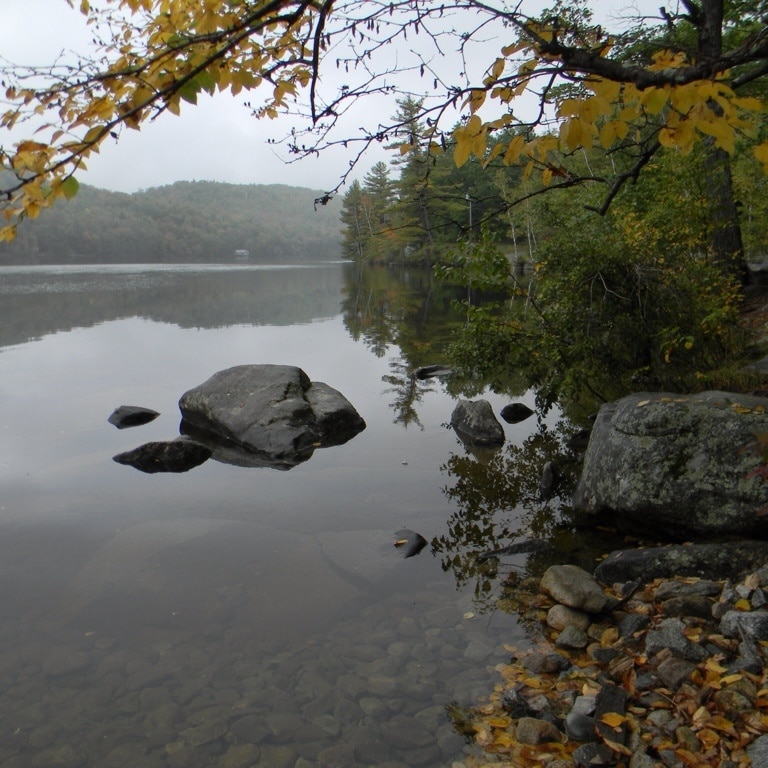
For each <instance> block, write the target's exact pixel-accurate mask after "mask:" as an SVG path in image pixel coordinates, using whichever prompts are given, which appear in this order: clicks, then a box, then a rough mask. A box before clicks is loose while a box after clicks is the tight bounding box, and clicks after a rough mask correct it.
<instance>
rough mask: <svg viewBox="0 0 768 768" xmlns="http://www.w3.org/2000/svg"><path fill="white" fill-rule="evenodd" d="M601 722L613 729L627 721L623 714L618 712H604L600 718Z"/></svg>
mask: <svg viewBox="0 0 768 768" xmlns="http://www.w3.org/2000/svg"><path fill="white" fill-rule="evenodd" d="M600 722H601V723H605V725H608V726H610V727H611V728H613V729H615V730H617V731H618V730H619V729H620V726H621V725H623V724H624V723H626V722H627V718H626V716H625V715H620V714H619V713H618V712H606V713H605V714H604V715H603V716H602V717H601V718H600Z"/></svg>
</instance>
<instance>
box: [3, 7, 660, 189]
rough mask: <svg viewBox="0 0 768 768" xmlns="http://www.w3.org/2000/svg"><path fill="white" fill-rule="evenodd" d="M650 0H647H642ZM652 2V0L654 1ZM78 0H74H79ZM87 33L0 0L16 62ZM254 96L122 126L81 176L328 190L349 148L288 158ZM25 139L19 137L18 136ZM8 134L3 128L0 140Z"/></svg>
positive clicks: (492, 45) (35, 60) (30, 60)
mask: <svg viewBox="0 0 768 768" xmlns="http://www.w3.org/2000/svg"><path fill="white" fill-rule="evenodd" d="M641 1H642V2H644V3H645V2H646V0H641ZM648 1H650V0H648ZM627 2H628V0H614V2H605V0H601V2H600V3H596V5H598V6H599V7H600V9H601V11H602V12H608V11H609V10H611V9H612V10H615V11H619V10H620V9H622V8H625V7H626V6H627ZM78 5H79V3H78V2H75V6H78ZM87 42H88V32H87V29H86V27H85V24H84V17H83V16H82V15H81V14H80V13H79V12H78V11H77V10H72V9H70V8H69V6H68V5H67V3H66V2H65V0H0V55H2V56H3V57H4V58H5V59H6V60H10V61H13V62H15V63H23V64H33V65H35V64H36V65H41V64H46V63H50V62H51V61H52V60H53V59H54V58H55V57H56V56H57V55H58V54H59V53H60V52H61V51H62V49H67V50H72V49H73V50H87ZM501 44H502V43H501V42H499V43H498V44H497V42H496V41H493V42H487V48H486V51H485V54H484V57H483V59H484V61H483V63H484V65H485V66H487V65H488V64H489V63H491V62H492V60H493V58H495V56H496V55H497V53H498V49H499V48H500V46H501ZM249 98H253V96H249V95H248V94H245V95H244V94H242V93H241V94H240V95H239V96H236V97H232V96H230V95H228V94H217V95H216V96H215V97H208V96H202V97H201V98H200V99H199V101H198V104H197V105H196V106H192V105H187V104H184V105H183V106H182V112H181V116H180V117H174V116H172V115H163V116H162V117H161V118H160V119H158V120H157V121H156V122H154V123H149V124H145V125H144V126H143V127H142V129H141V131H140V132H137V131H130V130H129V131H124V132H123V134H122V136H121V138H120V140H119V143H116V144H114V145H110V146H105V147H103V148H102V150H101V153H100V154H99V155H94V156H92V157H91V158H90V159H89V160H88V171H87V172H85V173H82V172H80V173H78V174H77V178H78V180H79V181H81V182H83V183H87V184H92V185H94V186H98V187H103V188H106V189H111V190H115V191H123V192H133V191H136V190H138V189H146V188H149V187H155V186H160V185H164V184H171V183H173V182H174V181H179V180H211V181H223V182H231V183H237V184H273V183H281V184H289V185H292V186H303V187H310V188H312V189H317V190H323V191H325V190H330V189H332V188H333V187H335V186H336V184H337V183H338V181H339V179H340V177H341V176H342V174H343V173H344V171H345V170H346V168H347V166H348V162H349V157H350V155H349V153H348V152H346V153H345V152H343V151H341V150H339V151H336V152H328V153H327V154H323V155H322V156H321V157H319V158H308V159H303V160H301V161H299V162H295V163H293V164H286V163H285V162H284V161H285V153H284V152H282V151H281V150H282V148H281V147H274V146H269V145H268V143H267V142H268V140H269V139H273V140H274V139H280V138H282V137H283V136H285V134H286V132H287V131H288V128H289V123H286V122H285V121H283V120H282V119H281V120H276V121H269V120H256V119H255V118H253V117H251V115H250V113H249V111H248V109H247V108H246V107H245V106H244V102H245V101H247V100H248V99H249ZM360 110H364V111H365V112H366V114H367V115H368V116H369V115H370V114H371V110H374V112H375V111H376V110H378V111H380V112H381V114H379V115H376V117H377V119H380V120H386V119H387V118H388V117H389V116H390V115H391V114H392V113H393V112H394V110H395V104H394V98H393V99H392V100H391V101H389V100H388V101H386V102H382V101H381V100H378V101H371V102H368V101H367V100H366V102H365V105H362V104H361V105H360ZM357 117H358V118H359V120H358V122H357V123H356V122H355V119H356V115H355V114H354V112H353V113H352V114H350V115H349V116H348V121H347V122H348V125H349V127H350V131H351V132H354V131H355V129H356V128H357V125H358V124H360V123H361V122H362V119H363V117H362V114H361V112H358V115H357ZM18 138H20V137H19V136H17V137H16V140H18ZM5 143H8V136H7V135H2V134H0V144H5ZM390 155H391V153H388V152H386V151H385V150H384V149H383V148H377V150H376V151H375V152H372V153H370V154H369V155H367V156H366V158H365V159H364V160H363V162H362V164H361V166H360V170H359V173H357V174H356V175H358V176H362V174H363V173H365V172H366V171H367V170H368V169H369V168H370V167H371V166H372V165H373V163H375V162H376V161H377V160H382V159H383V160H385V161H388V160H389V158H390Z"/></svg>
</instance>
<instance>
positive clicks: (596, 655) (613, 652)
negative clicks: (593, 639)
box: [589, 645, 621, 664]
mask: <svg viewBox="0 0 768 768" xmlns="http://www.w3.org/2000/svg"><path fill="white" fill-rule="evenodd" d="M589 655H590V657H591V658H592V660H593V661H596V662H597V663H598V664H608V662H610V661H613V660H614V659H615V658H616V657H618V656H621V651H620V650H619V649H618V648H603V647H602V646H599V645H598V646H597V647H596V648H592V649H591V650H590V652H589Z"/></svg>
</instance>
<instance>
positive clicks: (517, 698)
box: [500, 689, 534, 720]
mask: <svg viewBox="0 0 768 768" xmlns="http://www.w3.org/2000/svg"><path fill="white" fill-rule="evenodd" d="M500 703H501V708H502V709H503V710H504V711H505V712H506V713H507V714H508V715H509V716H510V717H512V718H515V719H516V720H517V719H518V718H521V717H530V716H531V715H533V714H534V711H533V710H532V709H531V707H530V706H529V705H528V702H527V701H526V699H525V698H524V697H523V696H521V695H520V692H519V691H517V690H515V689H511V690H508V691H505V692H504V693H503V694H502V696H501V701H500Z"/></svg>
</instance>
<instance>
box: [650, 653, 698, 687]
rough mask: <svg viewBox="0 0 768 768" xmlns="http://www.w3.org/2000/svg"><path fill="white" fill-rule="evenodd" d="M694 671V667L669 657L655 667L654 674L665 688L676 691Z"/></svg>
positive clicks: (688, 662) (687, 662)
mask: <svg viewBox="0 0 768 768" xmlns="http://www.w3.org/2000/svg"><path fill="white" fill-rule="evenodd" d="M694 669H696V667H695V665H694V664H692V663H691V662H690V661H686V660H685V659H678V658H676V657H675V656H671V657H670V658H668V659H665V660H664V661H662V662H661V664H659V666H658V667H656V673H657V674H658V676H659V679H660V680H661V682H662V683H664V686H665V687H666V688H669V690H670V691H676V690H677V689H678V688H679V687H680V686H681V685H682V683H684V682H685V681H686V680H688V679H689V678H690V676H691V674H692V673H693V671H694Z"/></svg>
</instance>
